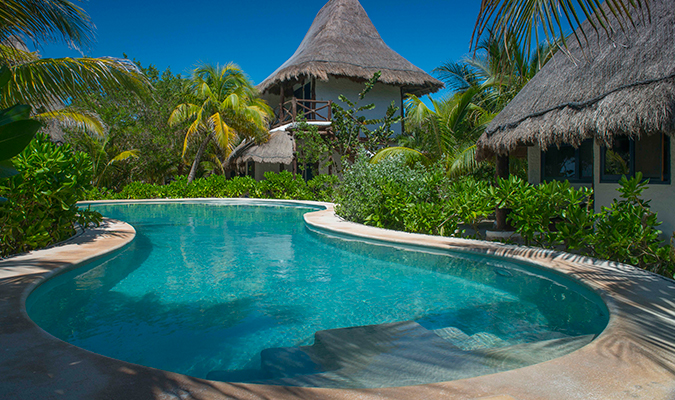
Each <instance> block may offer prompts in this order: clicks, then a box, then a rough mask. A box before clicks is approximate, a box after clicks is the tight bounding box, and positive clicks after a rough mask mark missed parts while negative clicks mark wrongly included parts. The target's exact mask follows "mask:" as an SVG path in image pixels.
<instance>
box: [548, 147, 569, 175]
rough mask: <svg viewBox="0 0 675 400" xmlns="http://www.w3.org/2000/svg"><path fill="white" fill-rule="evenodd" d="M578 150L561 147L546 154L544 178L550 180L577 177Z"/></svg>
mask: <svg viewBox="0 0 675 400" xmlns="http://www.w3.org/2000/svg"><path fill="white" fill-rule="evenodd" d="M576 153H577V151H576V149H575V148H574V147H572V146H560V148H558V149H551V150H549V151H547V152H546V157H545V159H544V176H545V177H546V178H549V179H565V178H567V179H570V178H574V177H575V176H576V172H577V158H576Z"/></svg>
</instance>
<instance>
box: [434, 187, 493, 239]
mask: <svg viewBox="0 0 675 400" xmlns="http://www.w3.org/2000/svg"><path fill="white" fill-rule="evenodd" d="M491 189H492V187H490V185H489V184H488V183H487V182H485V181H479V180H475V179H473V178H471V177H467V178H465V179H461V180H457V181H454V182H453V183H452V185H451V186H450V188H449V192H448V194H447V195H446V199H447V200H446V202H447V207H448V209H449V210H450V211H451V213H452V214H451V215H450V216H449V220H452V221H454V224H455V225H458V224H460V223H461V224H463V225H465V226H467V225H468V226H470V227H471V228H472V229H473V234H467V232H466V228H464V229H462V230H461V231H459V232H457V234H456V235H457V236H469V237H476V238H478V239H483V236H482V235H481V233H480V229H479V227H478V224H479V223H481V222H482V221H485V220H486V219H488V217H489V216H490V214H492V213H494V210H495V200H494V197H493V195H492V191H491Z"/></svg>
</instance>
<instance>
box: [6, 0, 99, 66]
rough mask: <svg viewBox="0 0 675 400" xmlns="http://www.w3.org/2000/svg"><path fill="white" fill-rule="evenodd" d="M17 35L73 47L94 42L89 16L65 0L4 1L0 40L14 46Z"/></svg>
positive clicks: (39, 41)
mask: <svg viewBox="0 0 675 400" xmlns="http://www.w3.org/2000/svg"><path fill="white" fill-rule="evenodd" d="M18 38H26V39H28V40H30V41H32V42H33V43H34V44H36V45H39V44H41V43H44V42H65V43H67V44H69V45H71V46H73V47H76V48H81V47H88V46H89V45H90V44H91V43H92V42H93V41H94V27H93V25H92V23H91V20H90V19H89V15H87V13H86V12H85V11H84V10H83V9H82V8H80V7H78V6H76V5H75V4H73V2H71V1H68V0H3V2H2V8H1V9H0V43H3V44H9V46H10V47H16V45H15V44H17V39H18ZM2 51H3V52H6V51H7V49H3V50H2ZM2 58H5V57H2Z"/></svg>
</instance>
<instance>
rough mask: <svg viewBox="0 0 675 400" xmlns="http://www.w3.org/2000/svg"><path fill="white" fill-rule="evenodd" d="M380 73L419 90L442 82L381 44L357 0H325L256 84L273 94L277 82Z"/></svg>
mask: <svg viewBox="0 0 675 400" xmlns="http://www.w3.org/2000/svg"><path fill="white" fill-rule="evenodd" d="M377 71H381V72H382V76H381V77H380V82H383V83H386V84H390V85H395V86H401V87H403V90H404V91H405V92H406V93H413V94H417V95H423V94H427V93H433V92H436V91H437V90H439V89H441V88H442V87H443V83H442V82H441V81H439V80H437V79H435V78H433V77H431V76H430V75H429V74H427V73H426V72H424V71H422V70H421V69H419V68H417V67H416V66H414V65H413V64H411V63H410V62H409V61H408V60H406V59H405V58H403V57H401V56H400V55H399V54H398V53H396V52H395V51H393V50H392V49H390V48H389V46H387V45H386V44H385V43H384V41H383V40H382V38H381V37H380V34H379V33H378V32H377V29H375V26H374V25H373V23H372V22H371V21H370V18H368V14H366V11H365V10H364V9H363V7H362V6H361V4H360V3H359V2H358V0H330V1H329V2H328V3H327V4H326V5H325V6H323V8H322V9H321V10H320V11H319V13H318V14H317V15H316V18H314V22H313V23H312V26H311V27H310V28H309V31H308V32H307V34H306V35H305V38H304V39H303V40H302V43H300V46H299V47H298V49H297V50H296V51H295V53H294V54H293V56H292V57H291V58H289V59H288V60H287V61H286V62H285V63H284V64H283V65H282V66H281V67H279V68H278V69H277V70H276V71H274V73H272V75H270V76H269V77H268V78H267V79H265V80H264V81H262V83H260V84H259V85H258V89H259V90H260V92H261V93H265V92H272V93H279V85H280V84H281V83H284V82H289V81H290V82H297V81H300V80H302V78H316V79H320V80H324V81H326V80H328V77H329V75H333V76H343V77H349V78H352V79H357V80H367V79H370V78H372V76H373V74H374V73H375V72H377Z"/></svg>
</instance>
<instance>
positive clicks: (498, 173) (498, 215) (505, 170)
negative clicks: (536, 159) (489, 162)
mask: <svg viewBox="0 0 675 400" xmlns="http://www.w3.org/2000/svg"><path fill="white" fill-rule="evenodd" d="M495 167H496V168H495V178H503V179H508V178H509V155H508V154H506V155H498V156H497V162H496V166H495ZM495 180H496V179H495ZM507 215H508V210H507V209H504V208H497V209H496V210H495V219H496V220H497V221H496V222H497V230H501V231H504V230H507V229H508V228H510V226H509V225H508V224H507V223H506V216H507Z"/></svg>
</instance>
